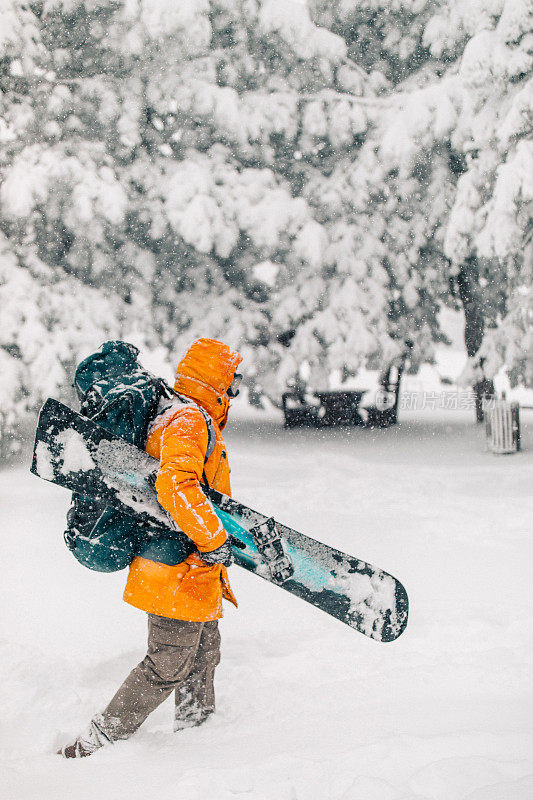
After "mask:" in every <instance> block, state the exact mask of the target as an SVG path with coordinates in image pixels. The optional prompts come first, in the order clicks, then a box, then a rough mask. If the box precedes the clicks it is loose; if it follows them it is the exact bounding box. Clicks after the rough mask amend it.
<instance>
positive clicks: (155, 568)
mask: <svg viewBox="0 0 533 800" xmlns="http://www.w3.org/2000/svg"><path fill="white" fill-rule="evenodd" d="M241 361H242V358H241V356H240V355H239V354H238V353H236V352H235V351H233V350H231V349H230V348H229V347H228V346H227V345H225V344H222V342H217V341H215V340H214V339H198V340H197V341H195V342H194V343H193V344H192V345H191V347H190V348H189V350H188V351H187V353H186V355H185V357H184V358H183V359H182V361H180V363H179V365H178V369H177V373H176V382H175V384H174V388H175V390H176V391H177V392H179V393H180V394H181V395H186V396H187V397H190V398H191V400H193V401H194V403H196V404H197V405H198V406H201V407H202V408H203V409H204V410H205V411H207V412H208V413H209V415H210V416H211V418H212V419H213V422H214V428H215V433H216V441H215V447H214V450H213V452H212V453H211V455H210V456H209V458H208V459H207V461H205V456H206V452H207V446H208V440H209V434H208V429H207V424H206V420H205V418H204V416H203V414H202V412H201V411H199V410H198V409H197V408H194V406H192V405H191V406H179V405H178V406H172V407H170V408H169V409H168V410H167V411H164V412H163V413H162V414H160V415H159V416H158V417H157V418H156V419H155V420H154V423H153V424H152V426H151V428H150V431H149V435H148V440H147V443H146V451H147V452H148V453H149V454H150V455H151V456H154V457H155V458H158V459H160V462H161V463H160V467H159V471H158V476H157V481H156V490H157V499H158V500H159V502H160V504H161V505H162V506H163V508H165V509H166V510H167V511H168V512H169V513H170V514H171V515H172V517H173V518H174V519H175V520H176V522H177V523H178V525H179V527H180V528H181V530H183V531H184V532H185V533H186V534H187V536H189V538H190V539H192V540H193V541H194V543H195V544H196V546H197V548H198V550H199V551H200V552H210V551H211V550H216V548H217V547H220V545H222V544H224V542H225V540H226V531H225V530H224V528H223V527H222V524H221V522H220V520H219V518H218V517H217V515H216V514H215V512H214V510H213V507H212V506H211V503H210V502H209V500H208V499H207V497H206V496H205V494H204V493H203V491H202V489H201V487H200V481H201V479H202V474H203V471H204V468H205V474H206V477H207V480H208V483H209V485H210V486H212V487H213V488H214V489H218V490H219V491H220V492H223V493H224V494H228V495H229V494H230V492H231V488H230V479H229V464H228V456H227V451H226V446H225V444H224V439H223V438H222V433H221V431H222V429H223V428H224V426H225V424H226V422H227V418H228V411H229V398H228V396H227V394H226V391H227V389H228V388H229V386H230V384H231V382H232V380H233V376H234V374H235V371H236V368H237V366H238V365H239V364H240V362H241ZM223 596H224V597H225V598H226V599H228V600H230V601H231V602H233V603H234V604H235V605H237V602H236V600H235V597H234V596H233V592H232V591H231V587H230V585H229V581H228V575H227V570H226V568H225V567H224V566H222V565H221V564H216V565H215V566H209V565H207V564H206V563H205V562H203V561H202V559H201V558H200V556H198V555H197V554H195V553H193V554H192V555H191V556H189V557H188V558H187V559H186V560H185V561H183V562H182V563H181V564H176V565H175V566H168V565H167V564H161V563H159V562H156V561H151V560H149V559H147V558H141V557H140V556H137V557H136V558H134V559H133V561H132V562H131V565H130V571H129V575H128V581H127V583H126V589H125V591H124V600H125V601H126V602H127V603H130V604H131V605H133V606H135V607H136V608H140V609H141V610H142V611H148V612H150V613H151V614H158V615H159V616H162V617H171V618H173V619H182V620H188V621H192V622H207V621H210V620H215V619H220V617H221V616H222V597H223Z"/></svg>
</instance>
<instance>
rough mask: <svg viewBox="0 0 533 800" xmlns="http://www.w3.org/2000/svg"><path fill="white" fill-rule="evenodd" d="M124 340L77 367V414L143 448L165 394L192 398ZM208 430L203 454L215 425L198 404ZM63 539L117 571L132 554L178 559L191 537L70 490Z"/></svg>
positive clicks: (101, 568)
mask: <svg viewBox="0 0 533 800" xmlns="http://www.w3.org/2000/svg"><path fill="white" fill-rule="evenodd" d="M138 354H139V351H138V349H137V348H136V347H135V346H134V345H132V344H128V343H127V342H120V341H110V342H106V343H105V344H103V345H102V347H101V348H100V350H99V351H98V352H96V353H93V354H92V355H90V356H89V357H88V358H86V359H85V360H84V361H82V362H81V364H80V365H79V366H78V368H77V369H76V373H75V376H74V387H75V389H76V392H77V395H78V398H79V400H80V403H81V408H80V413H81V414H83V415H84V416H86V417H89V418H90V419H92V420H93V421H94V422H96V423H98V425H101V426H102V427H103V428H105V429H106V430H108V431H110V432H111V433H114V434H115V435H117V436H120V437H121V438H123V439H125V440H126V441H127V442H130V444H134V445H136V446H137V447H144V445H145V442H146V437H147V433H148V428H149V426H150V423H151V422H152V420H153V419H154V417H155V416H156V413H157V410H158V407H159V402H160V400H161V399H162V398H163V397H166V398H168V399H169V401H171V400H176V399H177V400H179V401H181V402H183V403H184V404H185V403H187V404H191V403H192V401H190V400H188V399H187V398H182V397H181V396H180V395H177V394H176V393H175V392H174V391H173V390H172V389H171V388H170V387H169V386H168V385H167V384H166V383H165V382H164V381H163V380H162V379H161V378H156V377H155V376H154V375H152V374H151V373H149V372H147V370H145V369H144V368H143V367H142V366H141V364H140V363H139V361H138V360H137V356H138ZM199 410H200V411H201V412H202V414H203V416H204V418H205V419H206V424H207V427H208V432H209V445H208V452H207V454H206V458H207V457H208V456H209V455H210V454H211V452H212V448H213V446H214V435H215V434H214V428H213V424H212V422H211V420H210V419H209V418H208V415H207V414H206V413H205V412H204V411H203V410H202V409H199ZM64 538H65V542H66V544H67V547H68V548H69V550H71V551H72V553H73V554H74V556H75V557H76V559H77V560H78V561H79V562H80V564H83V566H85V567H88V568H89V569H93V570H97V571H98V572H116V571H117V570H120V569H124V568H125V567H127V566H128V565H129V564H130V562H131V560H132V558H133V557H134V556H135V555H143V556H144V557H146V558H150V559H151V560H153V561H161V562H162V563H165V564H178V563H179V562H180V561H183V560H184V559H185V558H186V557H187V556H188V555H190V553H192V552H193V551H194V549H195V548H194V545H193V543H192V542H191V540H190V539H189V538H188V537H187V536H186V535H185V534H184V533H180V532H179V531H178V532H176V533H175V534H169V531H168V529H166V528H160V527H157V526H155V525H150V524H144V523H139V521H138V520H136V519H134V518H133V517H130V516H127V515H126V514H123V513H121V512H120V511H116V510H115V509H113V508H110V507H109V506H106V505H105V504H103V503H101V502H98V501H96V500H94V499H93V498H90V497H85V496H84V495H80V494H73V495H72V504H71V507H70V509H69V511H68V514H67V529H66V531H65V534H64Z"/></svg>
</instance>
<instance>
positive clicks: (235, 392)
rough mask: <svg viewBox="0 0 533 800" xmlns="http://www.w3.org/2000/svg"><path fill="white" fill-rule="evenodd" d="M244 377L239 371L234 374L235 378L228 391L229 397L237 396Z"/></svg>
mask: <svg viewBox="0 0 533 800" xmlns="http://www.w3.org/2000/svg"><path fill="white" fill-rule="evenodd" d="M242 377H243V376H242V375H240V374H239V373H237V372H236V373H235V375H234V376H233V380H232V382H231V384H230V387H229V389H228V390H227V392H226V394H227V395H228V397H237V395H238V394H239V387H240V385H241V381H242Z"/></svg>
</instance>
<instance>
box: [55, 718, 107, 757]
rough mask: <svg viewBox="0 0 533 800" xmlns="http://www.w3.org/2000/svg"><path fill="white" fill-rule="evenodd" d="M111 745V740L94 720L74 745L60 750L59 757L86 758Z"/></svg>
mask: <svg viewBox="0 0 533 800" xmlns="http://www.w3.org/2000/svg"><path fill="white" fill-rule="evenodd" d="M110 743H111V739H108V738H107V736H106V735H105V734H104V733H103V731H102V730H101V728H99V727H98V725H97V723H96V722H95V721H94V720H92V722H91V724H90V725H89V728H88V729H87V731H86V732H85V733H84V734H82V735H81V736H78V738H77V739H76V740H75V741H74V742H72V744H69V745H66V746H65V747H62V748H61V750H58V751H57V755H58V756H63V757H64V758H85V757H86V756H92V754H93V753H94V752H95V751H96V750H99V749H100V748H101V747H104V745H106V744H110Z"/></svg>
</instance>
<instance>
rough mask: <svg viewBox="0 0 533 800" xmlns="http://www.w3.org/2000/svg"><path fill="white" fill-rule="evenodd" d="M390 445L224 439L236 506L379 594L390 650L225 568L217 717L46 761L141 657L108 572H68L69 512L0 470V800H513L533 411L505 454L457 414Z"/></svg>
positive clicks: (138, 624) (249, 430) (383, 440)
mask: <svg viewBox="0 0 533 800" xmlns="http://www.w3.org/2000/svg"><path fill="white" fill-rule="evenodd" d="M443 419H444V420H445V424H444V423H443V421H442V419H441V420H440V421H439V420H436V419H434V418H433V417H431V416H428V417H427V418H426V419H418V420H412V421H411V423H405V424H403V425H402V426H400V427H399V428H398V429H396V430H390V431H378V432H375V433H372V432H370V431H358V430H351V431H340V430H337V431H323V432H320V431H290V432H284V431H283V430H282V429H281V428H280V426H279V422H277V421H275V422H274V421H268V420H267V421H265V422H263V423H261V424H259V425H257V424H256V423H254V422H252V421H245V420H242V421H239V422H237V423H235V424H234V425H233V427H232V428H230V430H228V433H227V440H228V443H229V445H230V451H231V454H232V469H233V472H232V478H233V489H234V493H235V495H236V496H238V497H239V498H242V500H243V501H244V502H248V503H250V504H252V505H254V506H256V507H257V508H258V509H260V510H266V511H268V512H269V513H271V514H274V515H275V516H277V517H278V518H279V519H280V520H281V521H283V522H287V523H288V524H289V525H293V526H294V527H296V528H299V529H301V530H302V531H305V532H306V533H309V534H310V535H313V536H316V537H317V538H321V539H323V540H324V541H327V542H328V543H331V544H335V545H337V546H339V547H340V548H342V549H344V550H346V551H348V552H351V553H353V554H355V555H357V556H359V557H361V558H364V559H366V560H368V561H370V562H372V563H374V564H377V565H379V566H381V567H383V568H384V569H387V570H388V571H390V572H392V573H393V574H395V575H397V576H398V577H399V578H400V580H402V581H403V583H404V584H405V586H406V588H407V590H408V592H409V595H410V601H411V618H410V623H409V625H408V628H407V631H406V633H405V634H404V635H403V636H402V637H401V638H400V639H399V640H398V641H397V642H395V643H393V644H387V645H383V644H377V643H376V642H373V641H371V640H369V639H366V638H365V637H363V636H361V635H359V634H356V633H355V632H354V631H352V630H350V629H349V628H346V627H344V626H343V625H342V624H340V623H338V622H336V621H335V620H331V619H330V618H328V617H327V616H326V615H323V614H321V613H320V612H318V611H316V610H314V609H313V608H310V607H308V606H307V605H306V604H304V603H302V602H301V601H299V600H298V599H296V598H292V597H290V596H288V595H286V594H285V593H284V592H281V591H279V590H278V589H276V588H275V587H272V586H270V585H268V584H266V583H264V582H263V581H261V580H259V579H258V578H256V577H254V576H251V575H249V574H247V573H246V572H244V571H243V570H238V569H237V568H233V569H232V583H233V586H234V589H235V591H236V593H237V596H238V598H239V600H240V608H239V610H238V611H237V612H235V611H233V610H232V609H231V608H229V607H228V609H227V615H226V618H225V619H224V620H223V622H222V635H223V661H222V664H221V666H220V668H219V671H218V674H217V688H218V714H217V715H216V717H215V718H214V719H213V720H212V721H210V722H209V723H208V724H207V725H206V726H204V728H202V729H198V730H192V731H187V732H184V733H181V734H179V735H174V734H172V733H171V732H170V728H171V724H170V719H171V710H172V709H171V705H170V702H168V703H165V704H163V706H162V707H161V708H160V709H158V711H157V712H156V713H155V714H154V715H153V716H152V717H151V718H150V719H149V720H148V722H147V723H146V724H145V725H144V726H143V727H142V728H141V730H140V731H139V733H138V734H137V735H136V736H135V737H134V738H133V739H132V740H130V741H129V742H124V743H120V744H118V745H116V746H115V747H114V748H109V749H107V750H104V751H101V752H99V753H97V754H96V755H95V756H94V757H92V758H91V759H87V760H85V761H81V762H65V761H62V760H61V759H59V758H58V757H56V756H55V755H53V749H54V747H55V746H56V745H58V744H60V743H63V742H65V740H66V739H68V738H69V736H70V735H72V734H75V733H76V732H78V730H79V729H81V728H83V727H84V725H85V723H86V722H87V720H88V719H89V717H90V715H91V714H92V713H93V712H94V711H96V710H98V709H99V708H101V707H102V706H103V705H104V704H105V703H106V702H107V700H108V699H109V698H110V696H111V695H112V694H113V692H114V691H115V689H116V688H117V687H118V685H119V683H120V681H121V680H122V679H123V678H124V677H125V675H126V674H127V672H128V671H129V669H130V668H131V667H132V666H134V664H135V663H136V662H137V661H138V660H139V658H140V657H142V655H143V644H144V640H145V620H144V616H143V614H141V613H139V612H137V611H135V610H134V609H132V608H130V607H129V606H127V605H125V604H124V603H122V602H121V593H122V588H123V584H124V579H125V573H118V574H116V575H99V574H96V573H91V572H89V571H88V570H85V569H83V568H82V567H80V566H78V565H77V564H76V562H75V561H74V560H73V559H72V557H71V556H70V554H69V553H68V552H67V550H66V548H65V547H64V545H63V544H62V541H61V531H62V530H63V522H64V513H65V509H66V506H67V503H68V496H67V494H66V493H65V492H64V491H62V490H61V489H58V488H56V487H53V486H50V485H47V484H45V483H44V482H42V481H39V480H38V479H36V478H33V477H32V476H30V475H29V474H28V472H27V470H26V469H25V468H19V469H15V470H11V471H4V472H2V473H0V509H1V510H0V519H1V522H2V526H1V527H2V537H1V554H0V559H1V564H2V591H3V593H4V597H3V598H2V611H1V613H2V638H3V649H4V657H3V659H2V667H1V669H2V675H1V676H0V685H1V687H2V694H3V701H2V708H3V714H2V718H3V719H2V726H3V727H2V751H3V759H4V763H3V765H2V769H1V775H2V778H1V779H0V783H3V784H4V788H3V790H2V796H3V797H6V798H10V800H11V798H13V800H22V798H24V800H26V798H28V800H29V799H30V798H31V800H33V799H34V798H35V797H36V796H38V797H39V798H40V800H48V799H52V798H53V799H54V800H55V799H56V798H60V797H69V798H73V800H85V799H86V798H87V800H89V798H90V799H91V800H94V798H95V797H104V796H110V797H113V798H127V800H146V798H151V797H157V798H158V800H170V799H171V798H172V800H175V798H184V800H200V799H201V800H229V798H235V797H237V798H238V797H250V798H253V800H304V799H305V800H467V798H468V800H531V798H532V797H533V725H532V723H531V710H532V709H531V699H532V698H531V674H532V672H533V665H532V661H533V636H532V633H531V618H532V615H533V598H532V596H531V578H530V571H531V567H530V564H531V557H532V553H533V547H532V543H531V533H532V528H533V524H532V523H533V500H532V493H531V487H532V485H533V412H529V418H527V417H524V421H525V422H526V421H527V422H529V426H528V427H526V429H525V445H526V447H527V448H528V449H527V450H526V451H525V452H524V453H522V454H519V455H516V456H508V457H497V456H493V455H490V454H488V453H486V452H485V449H484V443H483V436H482V432H481V430H479V429H475V428H474V426H473V425H472V424H471V422H470V414H466V416H464V415H461V413H460V412H449V413H448V415H447V416H446V417H444V418H443Z"/></svg>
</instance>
